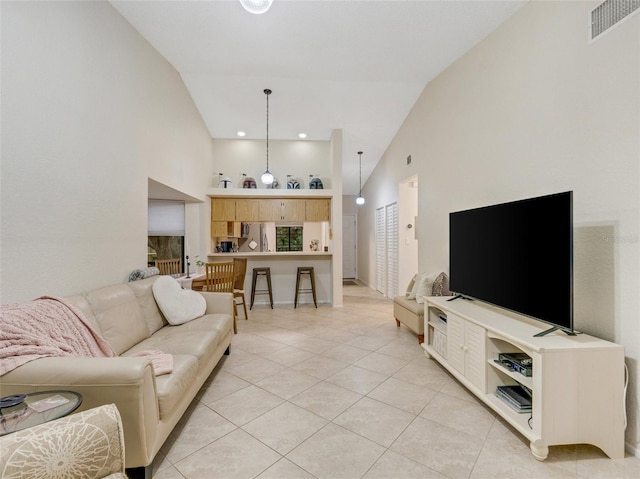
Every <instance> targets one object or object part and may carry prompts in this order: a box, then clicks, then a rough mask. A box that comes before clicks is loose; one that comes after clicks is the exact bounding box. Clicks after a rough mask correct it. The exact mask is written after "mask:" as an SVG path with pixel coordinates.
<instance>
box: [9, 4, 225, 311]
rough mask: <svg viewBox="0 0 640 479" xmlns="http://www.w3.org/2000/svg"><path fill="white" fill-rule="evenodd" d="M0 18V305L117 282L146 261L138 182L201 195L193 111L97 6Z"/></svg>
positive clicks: (151, 56)
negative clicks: (153, 181)
mask: <svg viewBox="0 0 640 479" xmlns="http://www.w3.org/2000/svg"><path fill="white" fill-rule="evenodd" d="M1 21H2V172H1V174H2V177H1V185H2V191H1V198H2V205H1V208H2V210H1V213H2V215H1V226H2V232H1V243H2V244H1V246H2V248H1V249H2V251H1V264H2V271H1V291H2V298H1V299H2V302H14V301H26V300H31V299H33V298H34V297H37V296H40V295H43V294H50V295H59V296H64V295H70V294H74V293H77V292H80V291H84V290H87V289H90V288H92V287H98V286H103V285H108V284H111V283H117V282H123V281H126V278H127V277H128V275H129V273H130V272H131V271H132V270H133V269H135V268H139V267H143V266H145V265H146V251H147V248H146V237H147V183H148V177H152V178H153V179H155V180H157V181H159V182H161V183H163V184H165V185H168V186H170V187H172V188H174V189H176V190H179V191H182V192H184V193H186V194H188V195H191V196H193V197H198V198H202V199H204V194H205V191H206V187H207V183H208V179H207V178H206V177H204V176H203V175H202V172H203V171H206V170H207V169H208V168H210V167H209V165H210V164H211V158H212V146H211V138H210V135H209V134H208V131H207V129H206V127H205V125H204V123H203V121H202V118H201V117H200V115H199V113H198V111H197V110H196V108H195V106H194V104H193V101H192V100H191V97H190V95H189V93H188V92H187V90H186V88H185V86H184V84H183V82H182V80H181V78H180V76H179V74H178V73H177V72H176V71H175V70H174V69H173V67H172V66H171V65H170V64H169V63H167V62H166V61H165V60H164V58H162V57H161V56H160V55H159V54H158V53H157V52H156V51H155V50H154V49H153V48H152V47H151V46H150V45H149V44H148V43H147V42H146V41H145V40H143V39H142V38H141V37H140V35H139V34H138V33H137V32H136V31H135V30H134V29H133V28H132V27H131V26H130V25H129V24H128V23H127V22H126V21H125V20H124V19H123V18H122V17H121V16H120V15H119V14H118V13H117V12H116V11H115V10H114V9H113V7H112V6H111V5H110V4H109V3H107V2H55V1H54V2H3V3H2V19H1ZM189 216H190V219H189V226H188V228H190V229H193V228H197V229H200V225H199V224H197V223H199V222H200V221H199V218H198V215H193V214H191V213H190V214H189ZM194 218H195V220H194ZM194 223H196V224H194Z"/></svg>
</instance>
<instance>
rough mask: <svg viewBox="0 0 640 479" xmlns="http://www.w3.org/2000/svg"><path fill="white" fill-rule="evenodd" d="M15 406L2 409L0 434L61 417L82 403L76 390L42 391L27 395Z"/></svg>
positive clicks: (0, 411) (0, 413)
mask: <svg viewBox="0 0 640 479" xmlns="http://www.w3.org/2000/svg"><path fill="white" fill-rule="evenodd" d="M25 396H26V397H25V399H24V401H23V402H21V403H20V404H16V405H15V406H10V407H3V408H1V409H0V436H4V435H5V434H9V433H12V432H16V431H20V430H22V429H26V428H28V427H32V426H36V425H38V424H42V423H45V422H48V421H53V420H54V419H58V418H61V417H63V416H66V415H68V414H71V413H72V412H73V411H75V410H76V409H77V408H78V407H79V406H80V404H82V396H81V395H80V394H79V393H77V392H74V391H40V392H35V393H29V394H26V395H25Z"/></svg>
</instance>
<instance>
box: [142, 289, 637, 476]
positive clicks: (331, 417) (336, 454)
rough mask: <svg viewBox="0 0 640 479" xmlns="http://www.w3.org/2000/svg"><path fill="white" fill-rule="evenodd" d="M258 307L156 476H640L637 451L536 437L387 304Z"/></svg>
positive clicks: (356, 298) (350, 292) (360, 295)
mask: <svg viewBox="0 0 640 479" xmlns="http://www.w3.org/2000/svg"><path fill="white" fill-rule="evenodd" d="M344 303H345V304H344V307H343V308H331V307H328V306H321V307H319V308H318V309H315V308H314V307H313V305H309V304H304V305H303V306H302V307H298V309H296V310H293V309H292V307H291V306H289V307H282V308H276V309H274V310H271V309H269V308H268V307H265V306H257V305H256V306H254V309H253V311H251V312H250V314H249V316H250V319H249V320H248V321H245V320H243V319H240V320H238V326H239V334H238V335H236V336H234V338H233V343H232V347H231V355H230V356H226V357H224V358H223V359H222V361H221V362H220V364H219V365H218V367H217V368H216V370H215V371H214V372H213V374H212V375H211V377H210V378H209V380H208V382H207V383H206V384H205V385H204V387H203V388H202V390H201V391H200V393H199V394H198V396H197V398H196V399H195V400H194V401H193V403H192V405H191V407H190V409H189V410H188V411H187V412H186V413H185V415H184V417H183V418H182V420H181V422H180V423H179V424H178V426H177V427H176V428H175V430H174V431H173V433H172V435H171V436H170V437H169V439H168V440H167V442H166V443H165V444H164V446H163V447H162V449H161V452H160V453H159V454H158V456H157V458H156V461H155V462H154V478H155V479H205V478H220V479H234V478H259V479H288V478H292V479H310V478H345V479H355V478H365V479H381V478H402V479H411V478H420V479H425V478H441V479H443V478H452V479H462V478H470V479H484V478H494V477H495V478H500V479H505V478H509V477H518V478H519V479H526V478H532V479H533V478H535V479H538V478H603V479H611V478H634V479H635V478H637V477H640V459H638V458H635V457H633V456H628V457H627V458H625V459H623V460H616V461H613V460H611V459H608V458H607V457H606V456H605V455H604V454H603V453H602V452H601V451H600V450H599V449H597V448H595V447H592V446H584V445H583V446H563V447H552V448H551V451H550V454H549V458H548V459H547V460H546V461H545V462H538V461H536V460H535V459H534V458H533V456H532V455H531V453H530V451H529V447H528V443H527V442H526V441H525V440H524V439H523V438H522V437H521V436H520V435H519V434H517V433H515V432H514V431H513V430H512V429H511V428H510V427H509V426H507V425H506V424H505V423H504V422H503V421H502V420H501V419H499V418H497V417H495V415H494V414H493V413H492V412H491V411H490V410H488V409H487V408H485V407H484V406H483V405H482V404H481V403H480V402H479V401H477V400H476V399H475V398H474V397H473V396H471V395H470V394H469V393H468V392H466V390H465V389H464V388H463V387H462V386H460V385H459V384H458V383H457V382H456V381H455V380H454V379H453V378H452V377H451V376H450V375H449V374H448V373H447V372H445V371H444V370H443V369H442V368H441V367H440V366H438V364H437V363H436V362H434V361H432V360H430V359H427V358H425V357H424V354H423V352H422V348H421V347H420V346H419V345H418V342H417V339H416V336H415V335H414V334H413V333H412V332H411V331H409V330H407V329H406V328H405V327H404V326H403V327H401V328H397V327H396V324H395V321H394V320H393V316H392V306H391V302H390V301H389V300H387V299H385V298H382V297H381V296H380V295H379V294H377V293H375V292H373V291H372V290H371V289H369V288H367V287H362V286H345V288H344Z"/></svg>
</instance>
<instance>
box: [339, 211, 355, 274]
mask: <svg viewBox="0 0 640 479" xmlns="http://www.w3.org/2000/svg"><path fill="white" fill-rule="evenodd" d="M357 257H358V250H357V245H356V215H343V216H342V277H343V278H347V279H355V278H356V261H357V260H356V258H357Z"/></svg>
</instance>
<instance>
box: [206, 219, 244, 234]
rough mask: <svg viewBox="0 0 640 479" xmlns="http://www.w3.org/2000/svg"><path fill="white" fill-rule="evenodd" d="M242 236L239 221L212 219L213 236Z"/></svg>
mask: <svg viewBox="0 0 640 479" xmlns="http://www.w3.org/2000/svg"><path fill="white" fill-rule="evenodd" d="M240 236H242V231H241V224H240V223H239V222H237V221H212V222H211V237H212V238H222V237H225V238H239V237H240Z"/></svg>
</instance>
